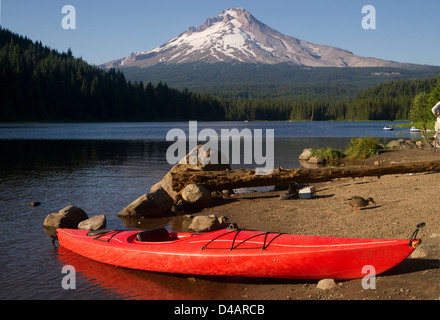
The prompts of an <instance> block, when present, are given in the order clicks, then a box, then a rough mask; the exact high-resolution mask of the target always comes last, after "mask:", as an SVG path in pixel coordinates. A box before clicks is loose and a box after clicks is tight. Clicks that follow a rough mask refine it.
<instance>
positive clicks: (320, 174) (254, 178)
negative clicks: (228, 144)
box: [172, 161, 440, 192]
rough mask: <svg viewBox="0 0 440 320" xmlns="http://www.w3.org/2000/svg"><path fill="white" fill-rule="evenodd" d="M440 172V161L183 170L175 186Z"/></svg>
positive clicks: (216, 186)
mask: <svg viewBox="0 0 440 320" xmlns="http://www.w3.org/2000/svg"><path fill="white" fill-rule="evenodd" d="M429 171H440V161H428V162H416V163H404V164H397V165H386V166H352V167H350V166H348V167H325V168H317V169H308V168H299V169H282V168H279V169H276V170H274V171H273V172H272V173H271V174H268V175H255V170H250V169H241V170H229V171H183V172H176V173H172V186H173V189H174V190H175V191H177V192H179V191H181V190H182V189H183V188H185V186H186V185H188V184H192V183H195V184H201V185H203V186H204V187H205V188H207V189H208V190H210V191H214V190H230V189H236V188H246V187H262V186H273V185H287V184H288V183H290V182H297V183H314V182H323V181H330V180H333V179H336V178H348V177H351V178H356V177H367V176H377V177H378V178H380V176H383V175H389V174H402V173H417V172H429Z"/></svg>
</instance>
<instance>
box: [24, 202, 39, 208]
mask: <svg viewBox="0 0 440 320" xmlns="http://www.w3.org/2000/svg"><path fill="white" fill-rule="evenodd" d="M40 204H41V202H38V201H34V202H29V203H28V204H27V205H28V206H31V207H38V206H39V205H40Z"/></svg>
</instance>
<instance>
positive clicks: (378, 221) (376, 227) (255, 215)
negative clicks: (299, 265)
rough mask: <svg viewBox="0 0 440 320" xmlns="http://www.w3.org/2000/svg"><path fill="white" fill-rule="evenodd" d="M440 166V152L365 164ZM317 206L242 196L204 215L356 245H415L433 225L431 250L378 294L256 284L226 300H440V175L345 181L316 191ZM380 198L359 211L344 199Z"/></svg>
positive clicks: (416, 256)
mask: <svg viewBox="0 0 440 320" xmlns="http://www.w3.org/2000/svg"><path fill="white" fill-rule="evenodd" d="M429 160H440V152H436V153H434V152H430V151H427V150H399V151H385V152H383V153H382V154H380V155H378V156H377V157H375V158H372V159H368V160H365V161H361V163H360V164H371V163H373V162H374V161H381V163H383V164H389V163H401V162H415V161H429ZM313 185H314V186H315V187H316V191H317V193H316V197H315V198H313V199H297V200H285V201H283V200H280V199H279V194H280V192H281V191H270V192H254V193H245V194H238V193H237V194H234V195H232V196H231V197H230V198H229V199H223V200H221V201H219V202H217V203H216V204H215V205H213V206H212V207H210V208H206V209H205V210H203V211H202V212H199V213H198V214H203V215H205V214H206V215H209V214H215V215H217V216H226V217H227V218H228V219H229V221H230V222H234V223H236V224H237V225H238V226H239V227H240V228H242V229H254V230H261V231H274V232H285V233H292V234H303V235H319V236H335V237H355V238H364V237H365V238H403V239H406V238H408V239H409V238H410V236H411V234H412V232H413V231H414V230H415V228H416V225H417V224H418V223H420V222H425V223H426V227H424V228H423V229H421V231H420V233H419V236H420V237H421V238H422V240H423V244H422V245H421V246H420V247H419V248H417V250H416V251H415V252H414V253H413V254H412V256H411V257H410V258H408V259H406V260H405V261H404V262H402V263H401V264H400V265H398V266H397V267H395V268H393V269H392V270H390V271H388V272H387V273H385V274H382V275H380V276H378V277H377V278H376V289H363V288H362V285H361V280H351V281H337V282H336V284H337V285H336V287H334V288H333V289H329V290H321V289H319V288H317V281H295V280H293V281H292V280H290V281H272V280H267V281H266V280H264V281H263V282H261V281H258V280H257V281H255V280H254V281H249V282H246V283H245V284H244V283H242V282H241V283H236V284H232V285H231V286H230V288H231V290H228V291H227V292H224V293H222V296H219V297H218V298H219V299H283V300H284V299H356V300H357V299H373V300H376V299H380V300H382V299H399V300H400V299H404V300H413V299H416V300H433V299H436V300H437V299H440V260H439V259H440V196H439V186H440V172H436V173H433V172H429V173H418V174H401V175H387V176H383V177H381V178H380V179H379V178H376V177H365V178H357V179H351V178H349V179H337V180H334V181H330V182H324V183H318V184H313ZM354 195H359V196H362V197H372V198H373V199H374V200H375V201H376V204H375V205H374V204H371V205H370V206H369V207H368V208H364V209H362V210H360V211H358V212H356V211H351V210H350V207H349V206H348V205H347V204H346V203H344V199H345V198H348V197H351V196H354Z"/></svg>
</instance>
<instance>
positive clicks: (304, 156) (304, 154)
mask: <svg viewBox="0 0 440 320" xmlns="http://www.w3.org/2000/svg"><path fill="white" fill-rule="evenodd" d="M311 157H312V150H311V149H304V150H303V152H302V153H301V154H300V155H299V158H298V159H299V160H309V159H310V158H311Z"/></svg>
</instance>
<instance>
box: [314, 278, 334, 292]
mask: <svg viewBox="0 0 440 320" xmlns="http://www.w3.org/2000/svg"><path fill="white" fill-rule="evenodd" d="M336 287H337V284H336V282H335V280H333V279H322V280H320V281H319V282H318V285H317V286H316V288H317V289H321V290H331V289H334V288H336Z"/></svg>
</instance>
